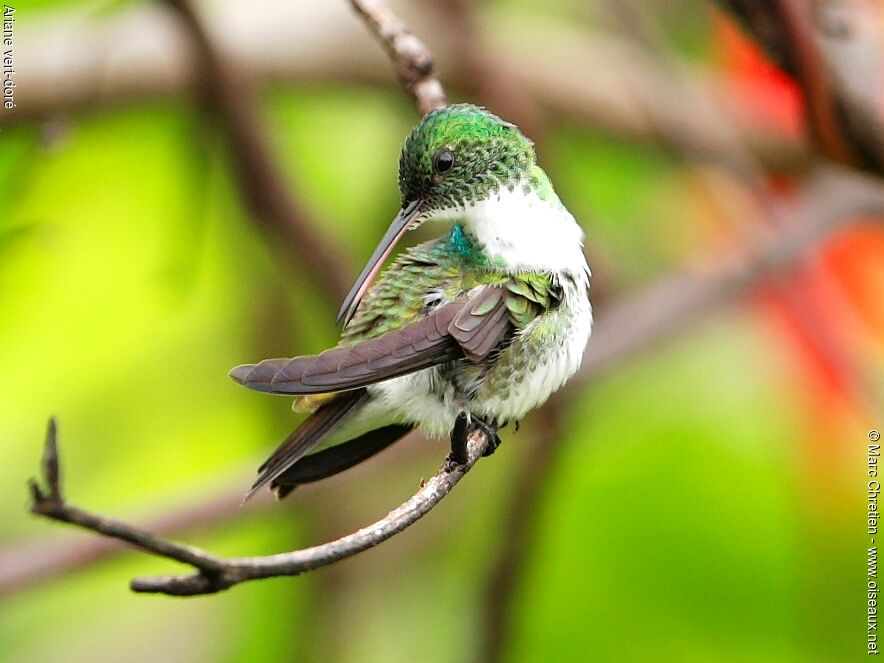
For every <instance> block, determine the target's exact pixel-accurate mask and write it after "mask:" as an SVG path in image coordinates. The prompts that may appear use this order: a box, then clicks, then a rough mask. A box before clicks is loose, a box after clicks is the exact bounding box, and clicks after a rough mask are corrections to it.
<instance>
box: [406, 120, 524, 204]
mask: <svg viewBox="0 0 884 663" xmlns="http://www.w3.org/2000/svg"><path fill="white" fill-rule="evenodd" d="M533 165H534V145H533V144H532V143H531V141H530V140H528V139H527V138H525V136H523V135H522V132H521V131H519V128H518V127H516V126H515V125H514V124H510V123H509V122H505V121H503V120H501V119H500V118H499V117H497V116H496V115H494V114H492V113H489V112H488V111H487V110H485V109H484V108H479V107H478V106H473V105H471V104H456V105H453V106H446V107H445V108H440V109H438V110H433V111H430V112H429V113H427V115H426V116H424V118H423V120H421V122H420V124H418V125H417V126H416V127H415V128H414V129H413V130H412V132H411V134H410V135H409V136H408V138H407V139H406V141H405V146H404V147H403V148H402V155H401V157H400V159H399V189H400V191H401V192H402V202H403V206H404V205H406V204H407V203H409V202H412V201H416V200H421V201H423V202H422V209H423V215H422V216H424V215H427V213H432V212H434V211H440V210H444V209H449V208H456V207H463V206H465V205H467V204H469V203H473V202H476V201H478V200H482V199H483V198H486V197H487V196H488V195H489V194H490V193H492V192H493V191H495V190H497V189H499V188H500V187H502V186H507V185H511V184H514V183H515V182H517V181H518V180H519V179H520V178H522V177H523V176H526V175H527V174H528V173H529V172H530V170H531V167H532V166H533Z"/></svg>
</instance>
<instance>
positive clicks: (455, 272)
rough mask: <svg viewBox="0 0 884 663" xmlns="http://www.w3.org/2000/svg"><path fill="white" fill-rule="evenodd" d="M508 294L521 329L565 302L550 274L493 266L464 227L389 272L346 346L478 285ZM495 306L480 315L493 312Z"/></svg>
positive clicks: (413, 251)
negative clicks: (512, 270)
mask: <svg viewBox="0 0 884 663" xmlns="http://www.w3.org/2000/svg"><path fill="white" fill-rule="evenodd" d="M480 285H493V286H499V287H501V288H503V289H505V290H506V306H507V309H508V311H509V317H510V320H511V322H512V324H513V326H514V327H515V329H516V330H520V329H522V328H524V327H525V326H526V325H528V324H529V323H530V322H531V321H532V320H534V318H536V317H537V316H538V315H540V314H541V313H543V312H544V311H545V310H547V309H550V308H551V307H554V306H556V305H557V304H558V303H559V300H560V296H561V290H560V288H559V286H558V284H557V283H556V281H555V278H554V277H553V276H552V274H550V273H543V272H529V271H526V272H523V273H517V274H510V273H508V272H506V271H504V270H502V269H500V268H499V267H497V266H496V265H494V264H492V263H491V262H490V261H489V260H488V257H487V256H486V255H485V254H484V253H483V252H482V251H481V249H480V248H478V247H477V246H476V245H475V243H474V242H473V241H472V240H471V239H470V237H469V235H468V234H467V233H466V232H465V231H464V230H463V228H462V227H461V226H460V225H455V226H454V228H453V230H452V231H451V233H450V234H449V235H448V236H446V237H442V238H440V239H436V240H432V241H430V242H426V243H424V244H420V245H418V246H415V247H412V248H410V249H408V250H407V251H405V252H404V253H403V254H402V255H401V256H399V258H397V259H396V260H395V261H394V262H393V264H392V265H391V266H390V267H389V268H388V269H387V270H385V271H384V272H383V273H382V274H381V276H380V278H379V279H378V280H377V281H376V282H375V284H374V285H373V287H372V288H371V290H370V291H369V293H368V295H367V296H366V297H365V299H364V300H363V301H362V303H361V304H360V306H359V309H358V310H357V311H356V314H355V315H354V316H353V319H352V320H351V321H350V323H349V324H348V325H347V327H345V329H344V331H343V334H342V336H341V343H340V345H352V344H354V343H357V342H359V341H362V340H365V339H368V338H374V337H375V336H379V335H380V334H383V333H385V332H388V331H390V330H393V329H398V328H399V327H401V326H402V325H404V324H407V323H408V322H411V321H414V320H416V319H417V318H418V317H419V316H421V315H423V314H425V313H426V311H427V309H429V308H431V307H432V306H433V305H434V304H438V303H439V302H441V301H447V300H451V299H454V298H455V297H457V296H458V295H461V294H463V293H465V292H468V291H469V290H472V289H473V288H475V287H476V286H480ZM490 311H491V308H490V307H489V308H488V310H485V311H482V310H481V309H479V310H477V311H476V312H477V313H479V314H482V313H490Z"/></svg>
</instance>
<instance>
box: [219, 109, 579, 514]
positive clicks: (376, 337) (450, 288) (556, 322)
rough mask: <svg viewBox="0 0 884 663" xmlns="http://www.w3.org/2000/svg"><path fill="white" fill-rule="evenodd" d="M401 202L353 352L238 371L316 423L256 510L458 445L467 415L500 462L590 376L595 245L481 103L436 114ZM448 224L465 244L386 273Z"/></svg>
mask: <svg viewBox="0 0 884 663" xmlns="http://www.w3.org/2000/svg"><path fill="white" fill-rule="evenodd" d="M399 190H400V194H401V200H402V204H401V208H400V210H399V213H398V214H397V215H396V217H395V219H394V220H393V222H392V224H391V225H390V227H389V229H388V230H387V232H386V234H385V235H384V236H383V238H382V239H381V241H380V244H378V246H377V248H376V249H375V251H374V253H373V254H372V255H371V257H370V258H369V260H368V262H367V264H366V265H365V267H364V268H363V270H362V272H361V273H360V274H359V276H358V277H357V279H356V281H355V283H354V284H353V287H352V288H351V289H350V291H349V293H348V294H347V296H346V298H345V299H344V302H343V305H342V306H341V310H340V313H339V315H338V323H342V324H343V328H342V333H341V339H340V342H339V343H338V344H337V346H335V347H334V348H331V349H329V350H326V351H325V352H322V353H321V354H318V355H310V356H299V357H294V358H282V359H266V360H264V361H261V362H260V363H257V364H244V365H242V366H237V367H236V368H234V369H233V370H231V371H230V376H231V377H232V378H233V379H234V380H235V381H236V382H238V383H240V384H242V385H244V386H246V387H248V388H250V389H254V390H257V391H261V392H267V393H271V394H285V395H290V396H295V397H296V398H295V402H294V404H293V407H294V409H296V410H298V409H301V410H306V411H309V412H310V415H309V416H308V417H307V418H306V419H305V420H304V422H303V423H302V424H301V425H300V426H299V427H298V428H297V429H296V430H295V431H294V432H293V433H292V434H291V435H289V436H288V437H287V438H286V439H285V441H283V443H282V444H281V445H280V446H279V447H278V448H277V449H276V451H275V452H274V453H273V454H272V455H271V456H270V458H269V459H268V460H267V461H266V462H265V463H264V464H263V465H262V466H261V467H260V468H259V470H258V477H257V479H256V481H255V482H254V484H253V485H252V488H251V491H250V492H249V493H248V495H247V498H248V497H250V496H251V495H253V494H254V493H255V492H256V491H258V490H259V489H261V488H263V487H264V486H267V485H268V484H269V485H270V488H271V490H272V491H273V492H275V493H276V496H277V497H278V498H282V497H284V496H285V495H287V494H288V493H289V492H291V490H293V489H294V488H295V487H296V486H298V485H300V484H303V483H308V482H311V481H317V480H319V479H323V478H325V477H327V476H331V475H332V474H336V473H338V472H341V471H343V470H345V469H348V468H350V467H353V466H354V465H356V464H358V463H360V462H362V461H364V460H366V459H367V458H369V457H371V456H373V455H374V454H376V453H378V452H380V451H381V450H383V449H385V448H387V447H388V446H390V445H391V444H392V443H394V442H395V441H397V440H398V439H400V438H402V437H403V436H404V435H405V434H406V433H408V432H409V431H411V430H412V429H413V428H415V427H417V428H420V429H421V430H423V431H424V432H425V433H426V434H427V435H429V436H430V437H441V436H444V435H447V434H449V433H450V431H451V430H452V429H453V427H454V424H455V421H456V420H457V418H458V417H459V416H463V415H464V414H465V415H466V416H467V417H468V418H469V420H470V421H471V422H473V423H474V424H476V425H480V426H482V427H485V428H487V430H488V432H489V439H490V440H492V442H491V443H490V444H489V446H488V448H487V449H486V454H487V453H490V452H493V451H494V449H496V447H497V445H498V444H499V437H498V436H497V430H498V429H499V428H502V427H503V426H505V425H507V424H508V423H509V422H515V423H516V424H518V422H519V420H520V419H521V418H522V417H523V416H524V415H525V414H527V413H528V412H529V411H530V410H532V409H534V408H536V407H538V406H539V405H541V404H543V403H544V402H545V401H546V400H547V398H549V396H550V395H551V394H552V393H553V392H555V391H556V390H558V389H559V388H560V387H561V386H562V385H563V384H564V383H565V382H566V381H567V380H568V378H570V377H571V376H572V375H573V374H574V373H575V371H577V369H578V368H579V367H580V362H581V359H582V357H583V352H584V350H585V348H586V344H587V342H588V341H589V336H590V332H591V329H592V308H591V305H590V301H589V281H590V270H589V267H588V265H587V262H586V258H585V257H584V253H583V237H584V235H583V231H582V229H581V227H580V226H579V225H578V224H577V222H576V220H575V219H574V217H573V215H572V214H571V213H570V212H569V211H568V210H567V209H566V208H565V206H564V205H563V204H562V202H561V201H560V200H559V197H558V196H557V195H556V193H555V190H554V189H553V186H552V183H551V182H550V179H549V177H548V176H547V175H546V173H545V172H544V171H543V170H542V169H541V168H540V166H539V165H537V160H536V154H535V150H534V144H533V143H532V141H531V140H529V139H528V138H526V137H525V136H524V135H523V134H522V132H521V131H520V130H519V128H518V127H517V126H515V125H514V124H511V123H509V122H506V121H504V120H502V119H501V118H499V117H497V116H496V115H494V114H492V113H491V112H489V111H487V110H486V109H484V108H481V107H478V106H474V105H471V104H455V105H450V106H446V107H444V108H440V109H436V110H433V111H430V112H429V113H428V114H426V115H425V116H424V117H423V119H422V120H421V121H420V123H419V124H418V125H417V126H416V127H415V128H414V129H413V130H412V131H411V133H410V135H409V136H408V137H407V139H406V141H405V144H404V146H403V148H402V152H401V155H400V159H399ZM436 221H444V222H448V223H452V222H453V225H452V226H451V230H450V231H449V232H447V233H444V234H442V236H440V237H438V238H436V239H433V240H431V241H429V242H426V243H422V244H418V245H416V246H413V247H411V248H408V249H406V250H404V251H402V252H401V253H400V255H399V256H398V257H397V258H396V259H395V260H393V262H392V263H391V265H390V266H389V267H388V268H387V269H386V270H384V271H381V270H382V267H383V265H384V263H385V262H386V261H387V259H388V258H389V257H390V256H391V254H392V253H393V251H394V249H395V248H396V246H397V244H398V243H399V242H400V240H401V239H402V238H403V237H404V236H405V235H406V234H408V233H409V232H410V231H412V230H414V229H415V228H418V227H419V226H422V225H423V224H425V223H429V222H436ZM446 227H447V225H446ZM311 452H312V453H311Z"/></svg>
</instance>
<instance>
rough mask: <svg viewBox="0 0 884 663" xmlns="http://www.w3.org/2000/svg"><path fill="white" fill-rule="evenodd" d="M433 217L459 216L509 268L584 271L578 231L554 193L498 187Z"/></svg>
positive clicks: (497, 260) (493, 256) (493, 257)
mask: <svg viewBox="0 0 884 663" xmlns="http://www.w3.org/2000/svg"><path fill="white" fill-rule="evenodd" d="M436 218H451V219H456V220H459V221H461V222H462V223H463V224H464V227H465V229H466V230H467V231H468V232H469V233H470V234H471V235H472V236H473V237H475V238H476V240H478V242H479V244H481V245H482V248H483V250H484V252H485V253H486V254H487V255H488V256H489V258H491V260H492V261H493V262H494V263H496V264H500V265H501V266H502V267H505V268H507V269H509V270H512V271H525V270H536V271H553V272H561V271H567V272H571V273H574V274H579V273H582V272H587V271H588V268H587V265H586V258H584V256H583V230H582V229H581V228H580V226H579V225H578V224H577V221H575V220H574V217H573V216H572V214H571V213H570V212H569V211H568V210H567V209H565V206H564V205H562V203H561V202H560V201H559V199H558V197H557V196H556V195H555V194H554V193H552V192H550V195H548V196H545V197H544V198H541V197H540V196H539V195H538V193H537V191H536V190H535V189H533V188H532V189H529V191H528V192H527V193H526V192H525V190H524V189H523V188H522V187H521V186H519V185H517V186H516V187H515V188H514V189H513V190H512V191H510V190H509V189H507V188H502V189H501V190H500V191H498V192H496V193H493V194H491V197H490V198H488V199H487V200H483V201H481V202H478V203H474V204H472V205H468V206H467V207H466V208H461V209H458V210H450V211H446V212H444V213H443V214H441V215H439V216H438V217H436Z"/></svg>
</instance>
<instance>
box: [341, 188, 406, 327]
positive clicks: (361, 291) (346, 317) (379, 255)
mask: <svg viewBox="0 0 884 663" xmlns="http://www.w3.org/2000/svg"><path fill="white" fill-rule="evenodd" d="M420 208H421V201H420V200H415V201H413V202H410V203H408V204H407V205H405V207H403V208H402V209H401V210H399V214H397V215H396V218H395V219H393V223H391V224H390V228H389V230H387V233H386V234H385V235H384V238H383V239H382V240H381V243H380V244H378V247H377V248H376V249H375V250H374V253H372V254H371V258H369V259H368V262H367V263H366V264H365V267H363V268H362V272H360V274H359V277H358V278H357V279H356V282H355V283H354V284H353V287H352V288H350V292H348V293H347V296H346V297H345V298H344V303H343V304H341V310H340V312H339V313H338V323H339V324H340V323H341V322H342V321H343V323H344V324H345V325H346V324H347V323H348V322H350V318H352V317H353V314H354V313H355V312H356V308H357V307H358V306H359V302H361V301H362V298H363V297H364V296H365V293H366V292H367V291H368V288H369V286H371V282H372V281H373V280H374V277H375V276H377V273H378V272H379V271H380V269H381V267H382V266H383V264H384V262H385V261H386V260H387V258H388V257H389V256H390V253H392V251H393V249H394V248H395V246H396V244H397V243H398V242H399V240H400V239H402V236H403V235H404V234H405V233H406V232H408V229H409V226H411V223H412V222H413V221H414V220H415V219H416V218H417V215H418V214H419V213H420Z"/></svg>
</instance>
